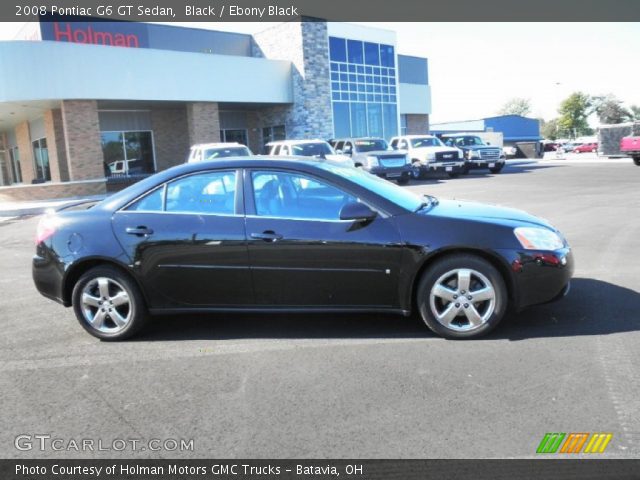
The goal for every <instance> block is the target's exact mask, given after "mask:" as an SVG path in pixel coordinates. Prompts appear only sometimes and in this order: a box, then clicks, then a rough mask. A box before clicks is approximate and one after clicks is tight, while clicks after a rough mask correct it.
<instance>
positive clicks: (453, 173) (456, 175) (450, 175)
mask: <svg viewBox="0 0 640 480" xmlns="http://www.w3.org/2000/svg"><path fill="white" fill-rule="evenodd" d="M447 175H449V178H458V177H459V176H460V173H458V172H449V173H448V174H447Z"/></svg>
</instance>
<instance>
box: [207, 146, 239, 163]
mask: <svg viewBox="0 0 640 480" xmlns="http://www.w3.org/2000/svg"><path fill="white" fill-rule="evenodd" d="M244 155H250V153H249V150H248V149H247V147H232V148H211V149H209V150H207V151H205V152H204V159H205V160H214V159H216V158H225V157H242V156H244Z"/></svg>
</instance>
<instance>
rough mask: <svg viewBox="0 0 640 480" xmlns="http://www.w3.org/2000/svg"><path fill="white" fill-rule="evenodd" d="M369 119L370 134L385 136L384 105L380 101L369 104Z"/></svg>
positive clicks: (372, 135)
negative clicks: (383, 126) (383, 125)
mask: <svg viewBox="0 0 640 480" xmlns="http://www.w3.org/2000/svg"><path fill="white" fill-rule="evenodd" d="M367 120H368V123H369V136H371V137H382V136H384V131H383V128H382V124H383V122H382V105H380V104H379V103H369V104H368V105H367Z"/></svg>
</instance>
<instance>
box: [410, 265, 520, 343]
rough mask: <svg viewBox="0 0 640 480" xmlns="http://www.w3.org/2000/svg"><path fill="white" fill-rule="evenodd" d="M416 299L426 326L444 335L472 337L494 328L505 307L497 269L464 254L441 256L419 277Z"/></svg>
mask: <svg viewBox="0 0 640 480" xmlns="http://www.w3.org/2000/svg"><path fill="white" fill-rule="evenodd" d="M416 302H417V306H418V310H419V312H420V315H421V317H422V319H423V320H424V322H425V323H426V325H427V326H428V327H429V328H430V329H431V330H432V331H433V332H434V333H436V334H438V335H441V336H443V337H445V338H475V337H479V336H481V335H485V334H486V333H488V332H489V331H491V330H492V329H493V328H495V326H496V325H498V323H500V320H502V317H503V316H504V313H505V311H506V308H507V302H508V299H507V289H506V286H505V283H504V280H503V278H502V276H501V275H500V272H498V270H497V269H496V268H495V267H494V266H493V265H491V264H490V263H489V262H487V261H486V260H484V259H482V258H480V257H477V256H474V255H467V254H456V255H451V256H448V257H444V258H442V259H441V260H438V261H437V262H436V263H434V264H433V265H432V266H431V267H430V268H429V269H428V270H427V271H426V272H425V273H424V275H423V276H422V278H421V280H420V283H419V284H418V289H417V292H416Z"/></svg>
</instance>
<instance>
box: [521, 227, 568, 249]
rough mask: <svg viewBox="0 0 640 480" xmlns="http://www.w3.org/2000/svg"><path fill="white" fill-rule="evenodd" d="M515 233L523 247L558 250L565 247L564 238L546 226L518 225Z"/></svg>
mask: <svg viewBox="0 0 640 480" xmlns="http://www.w3.org/2000/svg"><path fill="white" fill-rule="evenodd" d="M513 233H514V234H515V236H516V238H517V239H518V241H519V242H520V245H522V248H526V249H527V250H558V249H559V248H562V247H564V242H563V240H562V238H560V236H559V235H558V234H557V233H555V232H552V231H551V230H548V229H546V228H537V227H518V228H516V229H514V230H513Z"/></svg>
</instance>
